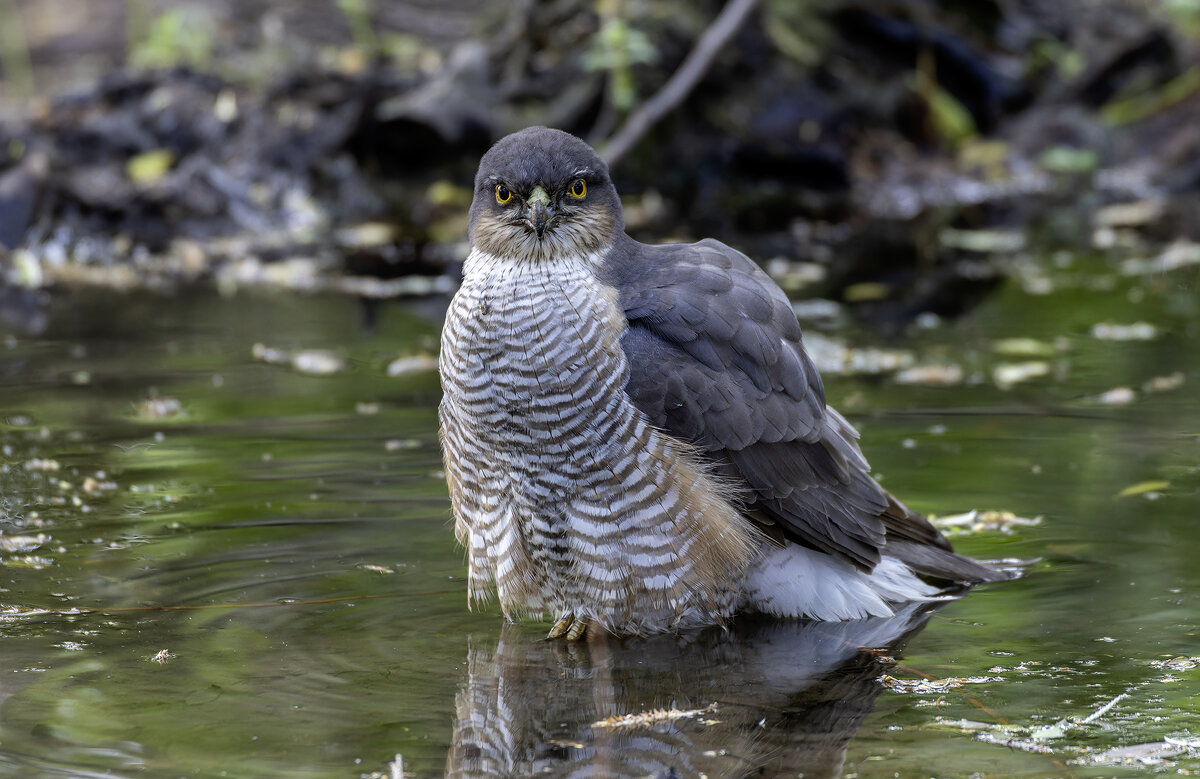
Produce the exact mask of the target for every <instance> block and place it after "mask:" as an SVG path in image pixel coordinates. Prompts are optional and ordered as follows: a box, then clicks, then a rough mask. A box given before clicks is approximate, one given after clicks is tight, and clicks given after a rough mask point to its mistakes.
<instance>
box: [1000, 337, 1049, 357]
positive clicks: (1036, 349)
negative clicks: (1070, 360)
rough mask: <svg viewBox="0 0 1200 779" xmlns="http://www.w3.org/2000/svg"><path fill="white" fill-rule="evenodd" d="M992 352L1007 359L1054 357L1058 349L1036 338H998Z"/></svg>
mask: <svg viewBox="0 0 1200 779" xmlns="http://www.w3.org/2000/svg"><path fill="white" fill-rule="evenodd" d="M992 351H994V352H995V353H996V354H1002V355H1004V356H1006V357H1053V356H1054V355H1055V354H1057V353H1058V347H1057V346H1055V345H1054V344H1052V343H1048V342H1046V341H1039V340H1038V339H1036V338H997V339H996V340H995V341H993V342H992Z"/></svg>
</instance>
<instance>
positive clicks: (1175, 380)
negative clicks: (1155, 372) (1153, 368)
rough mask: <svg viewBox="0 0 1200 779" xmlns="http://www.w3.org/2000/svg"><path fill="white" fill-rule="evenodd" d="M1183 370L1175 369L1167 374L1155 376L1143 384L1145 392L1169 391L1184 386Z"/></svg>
mask: <svg viewBox="0 0 1200 779" xmlns="http://www.w3.org/2000/svg"><path fill="white" fill-rule="evenodd" d="M1183 382H1184V378H1183V371H1175V372H1174V373H1171V374H1168V375H1166V376H1155V377H1154V378H1153V379H1150V381H1148V382H1146V383H1145V384H1143V385H1142V391H1143V392H1169V391H1171V390H1176V389H1179V388H1180V387H1182V386H1183Z"/></svg>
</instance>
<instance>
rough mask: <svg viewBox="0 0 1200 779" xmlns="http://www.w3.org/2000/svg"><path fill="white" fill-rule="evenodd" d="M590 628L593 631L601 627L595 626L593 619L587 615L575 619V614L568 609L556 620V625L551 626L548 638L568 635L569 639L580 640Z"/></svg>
mask: <svg viewBox="0 0 1200 779" xmlns="http://www.w3.org/2000/svg"><path fill="white" fill-rule="evenodd" d="M589 628H592V632H593V633H594V632H596V630H598V629H599V628H598V627H593V624H592V621H591V620H590V619H588V618H587V617H580V618H579V619H575V615H574V614H573V613H571V612H569V611H568V612H567V613H566V614H563V615H562V616H561V617H559V618H558V620H556V621H555V623H554V627H552V628H550V632H549V633H548V634H547V635H546V638H563V637H566V639H567V640H568V641H578V640H579V639H581V638H583V637H584V636H585V635H587V632H588V629H589Z"/></svg>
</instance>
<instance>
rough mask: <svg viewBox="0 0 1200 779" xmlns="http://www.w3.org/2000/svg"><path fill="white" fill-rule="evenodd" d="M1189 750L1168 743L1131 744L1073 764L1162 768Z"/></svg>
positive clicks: (1098, 753) (1081, 759)
mask: <svg viewBox="0 0 1200 779" xmlns="http://www.w3.org/2000/svg"><path fill="white" fill-rule="evenodd" d="M1187 749H1188V748H1187V747H1185V746H1181V745H1179V744H1172V743H1170V742H1168V741H1154V742H1151V743H1147V744H1130V745H1129V746H1123V747H1114V748H1113V749H1106V750H1104V751H1103V752H1096V753H1093V754H1090V755H1085V756H1084V757H1080V758H1076V759H1075V760H1072V761H1071V762H1073V763H1077V764H1080V765H1106V766H1119V765H1127V766H1162V765H1164V764H1165V763H1166V762H1167V760H1166V759H1167V758H1169V757H1175V756H1176V755H1180V754H1182V753H1184V752H1186V751H1187Z"/></svg>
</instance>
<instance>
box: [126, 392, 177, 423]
mask: <svg viewBox="0 0 1200 779" xmlns="http://www.w3.org/2000/svg"><path fill="white" fill-rule="evenodd" d="M134 410H135V411H136V412H137V418H138V419H147V420H158V419H173V418H176V417H181V416H184V412H183V403H181V402H180V400H179V398H173V397H170V396H162V397H153V398H146V399H145V400H139V401H138V402H137V403H135V404H134Z"/></svg>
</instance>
